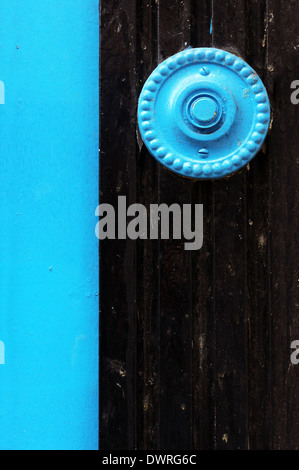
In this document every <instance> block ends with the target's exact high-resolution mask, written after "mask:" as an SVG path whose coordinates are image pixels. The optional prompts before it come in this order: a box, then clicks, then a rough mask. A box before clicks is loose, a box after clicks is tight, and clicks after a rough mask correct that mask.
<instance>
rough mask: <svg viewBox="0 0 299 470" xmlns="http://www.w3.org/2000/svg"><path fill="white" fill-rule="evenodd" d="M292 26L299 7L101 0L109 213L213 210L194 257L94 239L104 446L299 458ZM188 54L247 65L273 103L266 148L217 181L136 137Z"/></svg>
mask: <svg viewBox="0 0 299 470" xmlns="http://www.w3.org/2000/svg"><path fill="white" fill-rule="evenodd" d="M298 20H299V4H298V2H297V1H296V0H288V1H282V0H228V1H223V0H183V1H182V0H101V108H100V116H101V153H100V166H101V175H100V185H101V202H105V203H110V204H112V205H113V206H115V207H117V200H118V196H120V195H125V196H126V197H127V204H133V203H136V202H139V203H142V204H144V205H145V206H146V207H149V204H151V203H160V202H164V203H167V204H171V203H179V204H184V203H185V204H186V203H192V204H195V203H202V204H203V205H204V244H203V247H202V248H201V249H200V250H199V251H193V252H191V251H185V250H184V247H183V243H184V242H183V241H182V242H180V241H178V240H136V241H132V240H129V239H124V240H104V241H102V242H101V248H100V263H101V275H100V277H101V281H100V296H101V297H100V299H101V301H100V304H101V312H100V318H101V338H100V342H101V351H100V354H101V360H100V369H101V370H100V387H101V388H100V390H101V392H100V428H101V434H100V448H101V449H109V450H115V449H122V450H124V449H148V450H152V449H153V450H160V449H162V450H163V449H166V450H180V449H183V450H189V449H248V448H249V449H299V400H298V397H299V393H298V383H299V382H298V379H299V365H298V366H296V365H293V364H292V363H291V361H290V354H291V349H290V345H291V342H292V341H293V340H297V339H299V315H298V306H299V244H298V241H297V233H298V230H299V217H298V214H299V197H298V189H297V188H298V184H299V166H298V164H299V156H298V148H299V137H298V131H297V125H298V110H299V105H298V106H296V105H294V104H292V103H291V100H290V96H291V92H292V90H291V88H290V87H291V83H292V82H293V81H294V80H296V79H298V80H299V63H298V52H299V21H298ZM211 24H212V28H211ZM211 29H212V31H211ZM188 46H192V47H201V46H202V47H209V46H213V47H218V48H221V49H225V50H228V51H231V52H234V53H236V54H238V55H240V56H242V57H243V58H244V59H245V60H246V61H247V62H248V63H249V64H250V65H251V66H252V67H253V68H254V69H255V70H256V71H257V72H258V74H259V75H260V77H261V79H262V80H263V82H264V84H265V86H266V88H267V91H268V94H269V97H270V101H271V106H272V113H273V123H272V125H271V130H270V132H269V135H268V137H267V139H266V143H265V145H264V147H263V150H262V151H261V152H260V153H259V154H258V155H257V156H256V157H255V158H254V159H253V161H252V162H251V163H250V165H248V167H246V168H244V169H243V170H242V171H241V172H239V173H237V174H234V175H233V176H231V177H229V178H226V179H223V180H218V181H204V182H201V181H194V180H190V179H185V178H182V177H179V176H177V175H175V174H172V173H170V172H169V171H167V170H165V169H164V168H163V167H162V166H161V165H159V164H158V163H156V161H155V160H154V159H153V158H152V157H151V156H150V155H149V154H148V152H147V150H146V148H145V146H144V145H142V143H141V142H140V140H139V138H138V133H137V118H136V109H137V100H138V96H139V93H140V91H141V88H142V85H143V83H144V82H145V80H146V78H147V77H148V75H149V74H150V73H151V71H152V70H153V69H154V68H155V67H156V66H157V64H158V63H159V62H161V61H163V60H164V59H166V58H167V57H169V56H170V55H172V54H174V53H176V52H179V51H181V50H182V49H184V48H186V47H188Z"/></svg>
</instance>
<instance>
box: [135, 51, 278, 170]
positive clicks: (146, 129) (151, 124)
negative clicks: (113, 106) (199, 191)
mask: <svg viewBox="0 0 299 470" xmlns="http://www.w3.org/2000/svg"><path fill="white" fill-rule="evenodd" d="M194 62H197V63H198V62H199V63H202V65H203V68H202V70H203V71H202V75H205V66H206V65H208V63H209V62H210V63H213V64H216V65H221V66H225V67H227V68H229V69H231V70H232V71H233V72H235V73H236V74H237V75H238V76H239V77H240V78H241V79H242V80H243V81H244V82H245V84H246V86H247V87H249V88H251V90H252V91H253V93H254V96H255V98H254V99H255V103H256V106H255V125H254V128H253V130H252V132H251V133H249V135H248V137H247V139H246V140H245V142H243V143H242V145H241V146H240V147H239V149H238V150H237V151H236V152H235V153H233V154H232V155H230V156H227V157H225V158H224V159H223V161H222V160H221V161H217V162H214V163H213V162H211V163H209V162H207V161H203V162H202V161H198V162H196V163H194V161H193V160H192V161H189V160H188V158H184V159H183V158H181V157H180V156H179V155H178V154H177V155H176V154H175V152H174V151H173V150H172V151H171V149H169V148H167V142H165V140H164V139H163V138H162V137H161V136H159V131H158V130H157V129H156V128H155V119H154V110H155V99H156V97H157V95H158V92H159V91H160V89H161V87H162V86H163V84H164V83H165V81H166V80H167V79H168V78H169V77H170V76H171V75H172V74H173V73H174V72H175V71H176V70H178V69H180V68H182V67H184V66H186V65H190V64H192V63H194ZM138 123H139V129H140V132H141V136H142V139H143V141H144V142H145V144H146V146H147V148H148V149H149V151H150V153H151V154H152V155H153V156H154V157H155V158H156V159H157V160H158V161H159V162H160V163H162V164H163V165H164V166H165V167H167V168H168V169H170V170H172V171H174V172H175V173H178V174H180V175H183V176H187V177H190V178H196V179H216V178H222V177H224V176H227V175H229V174H231V173H233V172H235V171H238V170H239V169H241V168H242V167H244V166H245V165H246V164H247V163H248V162H249V161H250V160H251V159H252V158H253V157H254V156H255V155H256V154H257V152H258V151H259V150H260V148H261V147H262V144H263V142H264V139H265V137H266V135H267V132H268V128H269V123H270V104H269V98H268V95H267V92H266V89H265V87H264V85H263V83H262V81H261V79H260V78H259V77H258V75H257V74H256V72H255V71H254V70H253V69H252V68H251V67H250V66H249V65H248V64H247V63H246V62H245V61H244V60H242V59H241V58H239V57H237V56H235V55H234V54H231V53H230V52H226V51H223V50H220V49H214V48H196V49H186V50H184V51H182V52H179V53H178V54H176V55H174V56H172V57H170V58H168V59H166V60H165V61H164V62H162V63H161V64H160V65H159V66H158V67H157V68H156V69H155V70H154V71H153V73H152V74H151V75H150V76H149V78H148V80H147V81H146V83H145V84H144V87H143V89H142V92H141V94H140V97H139V103H138Z"/></svg>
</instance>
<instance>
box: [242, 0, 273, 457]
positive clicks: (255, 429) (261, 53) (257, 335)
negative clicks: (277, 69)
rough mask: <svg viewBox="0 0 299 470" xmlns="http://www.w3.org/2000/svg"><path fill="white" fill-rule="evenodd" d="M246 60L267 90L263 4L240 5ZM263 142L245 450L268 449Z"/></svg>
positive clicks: (252, 252) (253, 206)
mask: <svg viewBox="0 0 299 470" xmlns="http://www.w3.org/2000/svg"><path fill="white" fill-rule="evenodd" d="M245 17H246V60H247V61H248V63H249V64H250V65H251V66H252V67H253V68H254V69H255V70H256V72H257V73H258V74H259V76H260V78H261V79H262V80H263V81H264V83H265V86H266V87H267V88H268V82H267V75H268V74H267V63H266V60H267V48H266V34H267V28H268V17H267V2H266V0H264V1H253V2H248V3H247V4H246V11H245ZM270 158H271V156H270V155H269V153H268V152H267V140H266V143H265V144H264V146H263V150H261V151H260V152H259V154H258V155H257V156H256V158H254V159H253V160H252V161H251V162H250V165H249V167H250V170H249V171H248V173H247V224H248V225H247V226H248V231H247V234H248V236H247V288H248V318H249V320H248V433H249V448H250V449H264V450H266V449H269V448H270V436H271V429H270V425H269V424H270V421H269V419H270V412H269V410H270V406H269V403H270V398H271V390H270V381H269V378H270V366H271V363H270V358H271V349H270V348H271V346H270V328H269V326H270V309H269V293H270V292H269V268H270V266H269V255H268V254H269V233H270V232H269V231H270V226H269V174H270Z"/></svg>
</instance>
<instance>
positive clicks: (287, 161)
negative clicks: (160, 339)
mask: <svg viewBox="0 0 299 470" xmlns="http://www.w3.org/2000/svg"><path fill="white" fill-rule="evenodd" d="M267 15H268V31H267V45H266V47H267V74H268V83H269V88H270V91H271V96H270V97H271V102H272V106H273V113H274V119H273V126H272V131H271V134H270V135H269V139H268V152H269V156H270V164H271V180H270V184H271V186H270V230H271V232H270V263H271V267H270V269H271V278H270V287H271V296H270V306H271V319H272V322H271V390H272V400H271V404H270V406H271V428H272V447H273V449H295V450H298V448H299V441H298V434H299V429H298V426H299V425H298V423H299V403H298V379H299V367H298V366H294V365H292V364H291V362H290V344H291V342H292V341H293V340H296V339H298V338H299V318H298V313H297V312H298V305H299V288H298V286H299V281H298V279H299V276H298V260H299V245H298V242H297V233H298V230H299V219H298V210H299V199H298V190H297V188H298V185H299V167H298V148H299V135H298V130H297V123H298V106H296V105H294V104H292V103H291V101H290V96H291V92H292V90H291V89H290V86H291V83H292V81H293V80H297V79H298V77H299V61H298V50H297V47H298V44H299V28H298V21H297V19H298V17H299V5H298V2H296V1H294V0H290V1H289V2H287V3H286V4H285V5H284V8H283V10H281V4H280V2H278V1H274V0H268V11H267Z"/></svg>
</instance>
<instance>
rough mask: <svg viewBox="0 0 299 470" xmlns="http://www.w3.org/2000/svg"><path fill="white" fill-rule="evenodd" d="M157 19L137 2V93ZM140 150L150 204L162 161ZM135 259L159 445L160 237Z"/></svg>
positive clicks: (153, 437) (147, 427)
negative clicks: (158, 161)
mask: <svg viewBox="0 0 299 470" xmlns="http://www.w3.org/2000/svg"><path fill="white" fill-rule="evenodd" d="M157 22H158V15H157V4H156V2H155V0H151V1H148V0H141V1H139V2H138V4H137V24H138V27H137V77H138V94H139V93H140V92H141V89H142V86H143V84H144V82H145V81H146V79H147V78H148V76H149V75H150V73H151V72H152V71H153V69H154V68H155V67H156V66H157V63H158V53H157V51H158V31H157ZM136 126H137V123H136ZM137 132H138V131H137ZM137 156H138V166H139V174H138V183H137V190H138V202H139V203H141V204H144V206H145V207H146V208H147V209H148V210H149V207H150V204H154V203H158V163H157V161H156V160H155V159H154V158H152V156H151V155H149V153H148V151H147V148H146V147H145V145H144V144H141V143H140V147H138V154H137ZM137 259H138V266H137V267H138V271H137V279H138V281H137V283H138V291H137V312H138V334H137V347H138V348H137V368H138V369H137V370H138V376H137V383H138V395H137V410H138V413H137V434H138V435H137V447H138V449H146V450H156V449H159V448H160V430H159V423H160V298H159V288H160V287H159V279H160V275H159V241H158V240H142V241H140V242H138V249H137Z"/></svg>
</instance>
